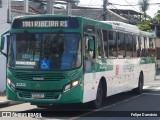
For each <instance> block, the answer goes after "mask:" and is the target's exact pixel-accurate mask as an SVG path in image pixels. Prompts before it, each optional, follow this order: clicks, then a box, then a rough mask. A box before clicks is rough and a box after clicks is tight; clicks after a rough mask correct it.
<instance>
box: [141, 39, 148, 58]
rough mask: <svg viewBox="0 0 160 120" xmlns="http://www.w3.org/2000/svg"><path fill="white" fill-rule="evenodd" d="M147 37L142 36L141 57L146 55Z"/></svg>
mask: <svg viewBox="0 0 160 120" xmlns="http://www.w3.org/2000/svg"><path fill="white" fill-rule="evenodd" d="M147 53H148V51H147V37H143V38H142V57H147Z"/></svg>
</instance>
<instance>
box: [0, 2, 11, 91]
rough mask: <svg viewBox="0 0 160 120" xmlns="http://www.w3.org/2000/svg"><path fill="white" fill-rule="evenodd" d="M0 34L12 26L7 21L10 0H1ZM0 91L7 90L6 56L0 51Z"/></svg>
mask: <svg viewBox="0 0 160 120" xmlns="http://www.w3.org/2000/svg"><path fill="white" fill-rule="evenodd" d="M0 16H1V17H0V35H2V34H3V33H4V32H6V31H7V30H8V29H9V28H10V24H9V23H7V16H8V0H0ZM0 63H1V66H0V92H4V91H5V90H6V57H4V56H3V55H2V54H1V53H0Z"/></svg>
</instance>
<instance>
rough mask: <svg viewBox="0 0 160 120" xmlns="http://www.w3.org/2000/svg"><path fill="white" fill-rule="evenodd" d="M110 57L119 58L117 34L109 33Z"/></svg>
mask: <svg viewBox="0 0 160 120" xmlns="http://www.w3.org/2000/svg"><path fill="white" fill-rule="evenodd" d="M108 44H109V57H110V58H116V57H117V40H116V32H115V31H109V40H108Z"/></svg>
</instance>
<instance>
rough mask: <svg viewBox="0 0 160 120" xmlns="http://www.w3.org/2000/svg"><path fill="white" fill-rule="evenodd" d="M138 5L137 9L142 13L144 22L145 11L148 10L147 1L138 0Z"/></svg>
mask: <svg viewBox="0 0 160 120" xmlns="http://www.w3.org/2000/svg"><path fill="white" fill-rule="evenodd" d="M138 4H139V8H140V10H141V11H142V12H143V15H144V18H145V20H146V17H147V14H146V11H147V10H148V8H149V0H139V2H138Z"/></svg>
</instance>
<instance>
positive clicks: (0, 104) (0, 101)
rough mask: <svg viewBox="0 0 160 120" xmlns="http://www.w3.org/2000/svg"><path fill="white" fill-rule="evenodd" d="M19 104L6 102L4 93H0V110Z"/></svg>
mask: <svg viewBox="0 0 160 120" xmlns="http://www.w3.org/2000/svg"><path fill="white" fill-rule="evenodd" d="M20 103H21V102H16V101H10V100H7V97H6V93H5V92H4V93H0V108H2V107H7V106H11V105H16V104H20Z"/></svg>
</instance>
